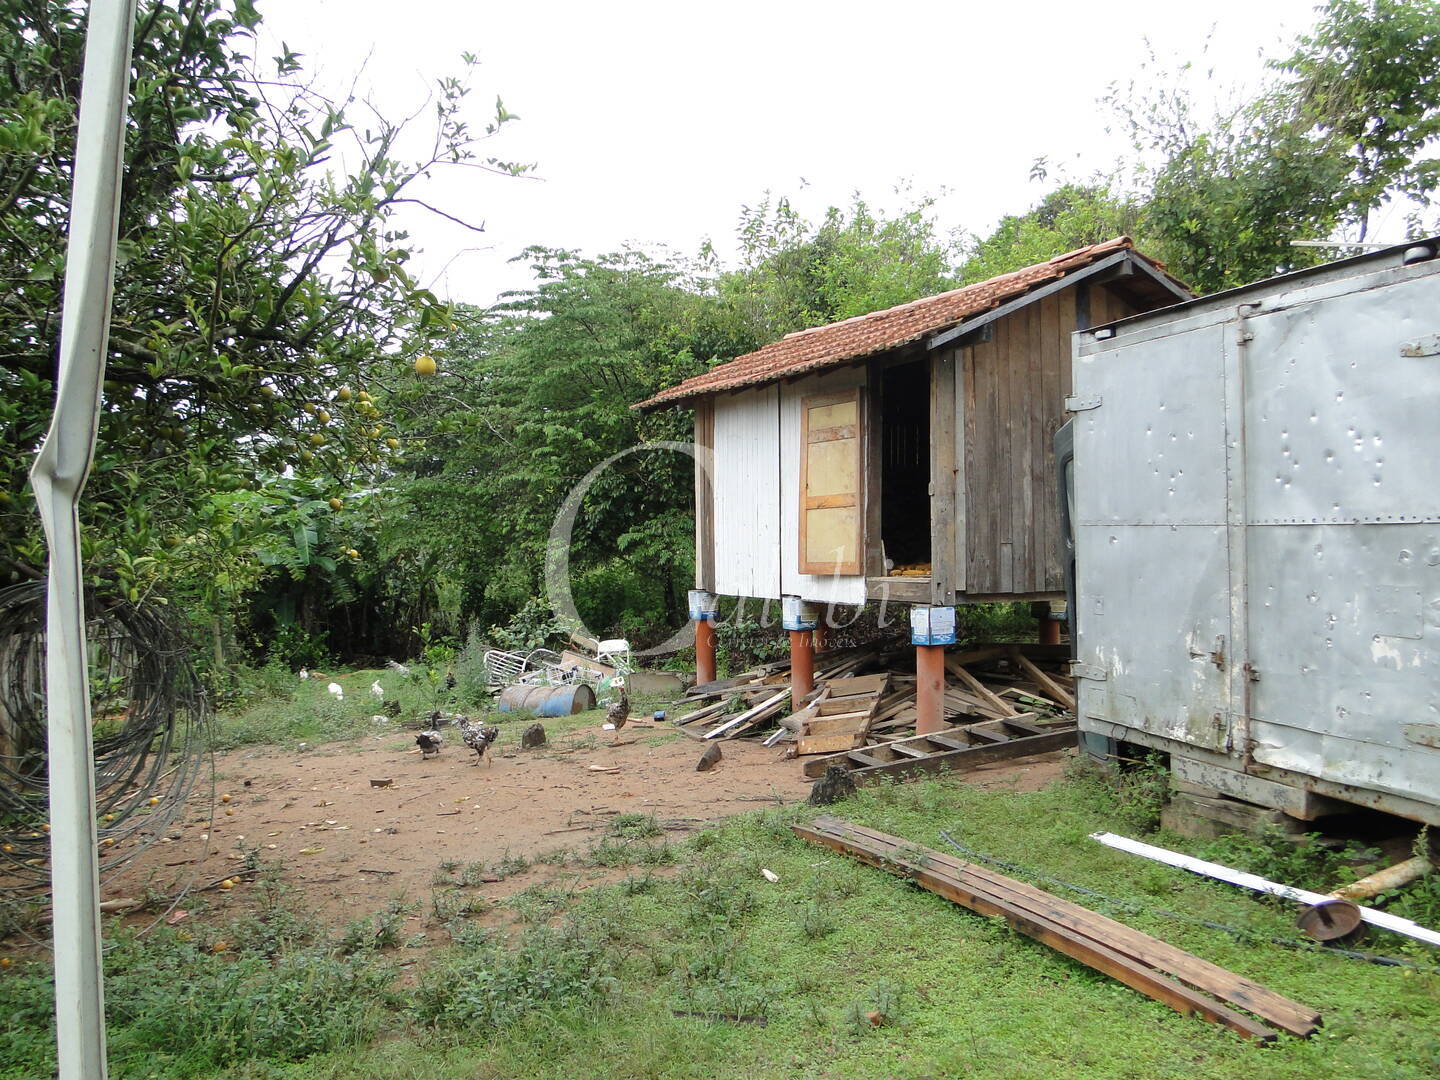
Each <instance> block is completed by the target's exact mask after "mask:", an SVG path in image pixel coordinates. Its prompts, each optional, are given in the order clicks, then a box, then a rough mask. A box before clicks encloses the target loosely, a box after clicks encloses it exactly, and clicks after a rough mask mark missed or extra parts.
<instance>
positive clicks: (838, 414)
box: [800, 387, 865, 574]
mask: <svg viewBox="0 0 1440 1080" xmlns="http://www.w3.org/2000/svg"><path fill="white" fill-rule="evenodd" d="M860 439H861V430H860V390H859V388H858V387H857V388H856V389H854V390H845V391H842V392H840V393H835V394H820V395H818V396H816V397H808V398H805V399H803V400H802V401H801V403H800V573H802V574H858V573H860V572H861V566H860V564H861V548H862V543H861V532H862V524H863V521H864V517H865V515H864V511H863V508H862V507H861V505H860V502H861V497H860V492H861V488H862V484H863V477H862V472H861V460H862V459H861V455H860Z"/></svg>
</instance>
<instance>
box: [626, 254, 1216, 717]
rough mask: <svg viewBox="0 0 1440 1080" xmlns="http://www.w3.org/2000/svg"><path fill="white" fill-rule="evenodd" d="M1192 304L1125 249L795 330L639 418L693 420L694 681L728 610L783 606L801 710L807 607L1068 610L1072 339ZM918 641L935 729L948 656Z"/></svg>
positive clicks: (655, 403)
mask: <svg viewBox="0 0 1440 1080" xmlns="http://www.w3.org/2000/svg"><path fill="white" fill-rule="evenodd" d="M1189 298H1190V293H1189V291H1188V290H1186V289H1185V287H1184V286H1183V285H1181V284H1180V283H1179V282H1177V281H1176V280H1174V279H1173V278H1171V277H1170V276H1169V275H1168V274H1166V273H1165V271H1164V268H1163V266H1162V265H1161V264H1159V263H1157V262H1156V261H1155V260H1153V259H1149V258H1147V257H1146V256H1144V255H1142V254H1141V253H1139V252H1137V251H1135V250H1134V249H1133V248H1132V246H1131V243H1130V240H1129V239H1128V238H1126V237H1120V238H1117V239H1115V240H1110V241H1107V242H1105V243H1102V244H1096V245H1093V246H1091V247H1087V248H1081V249H1079V250H1077V251H1072V252H1068V253H1066V254H1064V255H1060V256H1057V257H1056V258H1054V259H1051V260H1050V261H1048V262H1044V263H1040V264H1037V265H1035V266H1030V267H1026V268H1025V269H1023V270H1018V271H1015V272H1014V273H1010V274H1004V275H1002V276H1000V277H996V278H992V279H990V280H989V281H984V282H980V283H978V284H974V285H967V286H965V287H964V288H960V289H955V290H952V291H950V292H945V293H941V294H940V295H938V296H931V297H927V298H925V299H922V300H915V301H912V302H911V303H908V304H901V305H900V306H898V307H894V308H889V309H887V310H885V311H876V312H872V313H870V314H868V315H861V316H857V317H855V318H852V319H846V320H844V321H843V322H837V323H832V324H830V325H828V326H820V327H815V328H813V329H809V330H801V331H798V332H796V333H793V334H788V335H786V336H785V337H784V338H782V339H780V340H779V341H777V342H774V343H772V344H770V345H766V346H765V347H764V348H761V349H759V350H757V351H755V352H753V353H749V354H747V355H745V356H741V357H737V358H736V359H734V360H731V361H729V362H728V363H724V364H720V365H718V366H717V367H715V368H713V369H711V370H710V371H707V372H705V373H704V374H702V375H697V376H695V377H694V378H691V379H687V380H686V381H685V382H683V383H680V384H679V385H678V386H675V387H672V388H670V389H668V390H665V391H663V392H661V393H659V394H657V395H656V396H655V397H653V398H651V399H650V400H648V401H645V402H642V403H640V405H638V406H637V408H640V409H656V408H662V407H667V406H682V405H683V406H688V407H690V408H692V409H693V410H694V413H695V443H696V470H695V493H696V552H695V566H696V575H695V584H696V588H697V599H696V600H695V604H693V605H692V607H694V609H695V610H692V615H695V616H698V619H697V659H698V667H699V668H700V677H701V678H702V679H705V678H706V677H709V678H713V677H714V659H713V640H714V638H713V631H712V630H711V628H710V626H709V621H708V619H707V618H706V616H707V615H708V614H710V613H713V610H714V605H713V601H712V600H711V599H710V598H712V597H713V596H715V595H717V594H718V595H726V596H743V597H755V598H769V599H776V600H783V601H785V603H786V626H787V628H788V629H790V630H791V646H792V653H793V654H794V660H795V663H794V665H793V670H794V671H795V672H796V673H797V674H796V675H795V681H796V683H797V685H796V687H795V689H796V692H797V694H799V693H803V692H807V691H808V686H806V685H804V683H805V682H806V681H807V680H806V678H805V675H804V673H805V672H807V671H808V670H809V648H810V641H809V634H808V632H807V628H808V627H813V626H814V625H815V621H814V620H815V618H816V613H815V612H814V611H813V608H812V607H811V605H833V604H843V605H858V604H864V603H865V602H866V601H868V600H885V601H887V602H891V603H908V604H913V605H918V606H921V607H923V608H926V609H931V610H930V611H926V612H922V616H923V618H922V620H921V621H925V620H926V619H928V617H929V615H930V614H931V613H932V612H933V611H938V612H939V613H940V614H941V615H942V616H943V613H944V612H945V611H946V610H948V609H951V608H953V606H954V605H956V604H961V603H969V602H978V601H991V600H1036V601H1039V600H1050V599H1053V598H1059V597H1062V596H1063V595H1064V587H1065V585H1064V570H1063V566H1062V562H1061V556H1060V515H1059V510H1058V499H1057V494H1056V491H1057V478H1056V475H1055V470H1054V468H1053V452H1052V449H1051V440H1052V437H1053V436H1054V434H1055V431H1056V429H1057V428H1058V427H1059V426H1060V425H1061V424H1062V423H1063V422H1064V420H1065V418H1066V415H1067V413H1066V398H1067V396H1068V395H1069V394H1070V357H1071V351H1070V338H1071V334H1072V333H1073V332H1074V331H1076V330H1081V329H1086V328H1088V327H1091V326H1095V325H1099V324H1103V323H1108V322H1113V321H1115V320H1117V319H1121V318H1124V317H1126V316H1129V315H1133V314H1138V313H1140V312H1145V311H1150V310H1153V309H1155V308H1159V307H1164V306H1167V305H1169V304H1173V303H1177V302H1179V301H1181V300H1185V299H1189ZM1072 404H1074V403H1072ZM951 614H952V615H953V611H951ZM943 621H944V620H943V618H941V619H939V620H937V624H943ZM927 625H930V624H929V623H928V622H927ZM915 640H916V641H917V643H919V654H918V656H917V664H918V665H919V666H920V669H921V670H920V675H921V679H920V682H921V694H920V702H919V710H920V720H921V730H925V729H926V727H932V728H933V727H935V726H939V725H940V718H939V715H938V710H939V704H938V698H935V699H934V700H933V702H927V698H929V697H930V695H927V694H926V693H925V692H924V685H925V681H926V668H927V664H928V666H929V667H931V668H932V669H933V670H937V671H938V670H940V669H939V665H940V663H942V660H941V658H940V657H939V655H938V652H939V650H937V649H935V648H934V646H933V645H929V644H926V642H927V641H928V640H929V639H927V638H922V637H918V636H917V637H916V638H915ZM940 640H943V634H942V635H941V637H940ZM927 654H931V655H927ZM942 681H943V678H942ZM927 704H933V709H932V710H931V711H933V712H935V713H936V715H935V716H933V717H929V716H927Z"/></svg>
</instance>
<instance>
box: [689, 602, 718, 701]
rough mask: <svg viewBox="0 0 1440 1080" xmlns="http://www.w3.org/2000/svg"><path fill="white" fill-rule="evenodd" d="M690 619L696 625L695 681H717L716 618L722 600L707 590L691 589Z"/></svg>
mask: <svg viewBox="0 0 1440 1080" xmlns="http://www.w3.org/2000/svg"><path fill="white" fill-rule="evenodd" d="M688 599H689V607H690V618H691V619H692V620H693V621H694V623H695V681H696V683H701V684H703V683H708V682H714V681H715V616H716V614H717V613H718V612H719V608H720V598H719V597H718V596H716V595H715V594H714V593H712V592H707V591H706V590H705V589H691V590H690V595H689V598H688Z"/></svg>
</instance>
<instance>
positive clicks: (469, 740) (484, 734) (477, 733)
mask: <svg viewBox="0 0 1440 1080" xmlns="http://www.w3.org/2000/svg"><path fill="white" fill-rule="evenodd" d="M454 723H455V726H456V727H458V728H459V729H460V737H461V738H462V739H464V740H465V745H466V746H468V747H470V749H471V750H474V751H475V755H476V757H475V764H476V765H479V764H480V759H481V758H483V757H484V756H485V751H486V750H488V749H490V744H491V743H493V742H494V741H495V740H496V739H498V738H499V737H500V729H499V728H498V727H491V726H489V725H488V724H472V723H471V722H470V718H469V717H468V716H461V715H459V714H458V713H457V714H456V715H455V717H454Z"/></svg>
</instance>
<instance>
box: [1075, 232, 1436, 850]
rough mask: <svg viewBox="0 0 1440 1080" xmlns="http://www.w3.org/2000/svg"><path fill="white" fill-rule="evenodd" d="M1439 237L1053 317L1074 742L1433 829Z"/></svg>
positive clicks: (1240, 788)
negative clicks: (1069, 374)
mask: <svg viewBox="0 0 1440 1080" xmlns="http://www.w3.org/2000/svg"><path fill="white" fill-rule="evenodd" d="M1437 246H1440V245H1437V243H1436V242H1435V241H1426V242H1419V243H1415V244H1411V245H1407V246H1403V247H1398V248H1392V249H1389V250H1387V251H1383V252H1377V253H1375V254H1371V255H1365V256H1361V257H1358V258H1354V259H1348V260H1344V261H1342V262H1338V263H1331V264H1328V265H1326V266H1323V267H1317V268H1315V269H1312V270H1306V271H1301V272H1298V273H1294V274H1289V275H1286V276H1283V277H1278V278H1273V279H1270V280H1268V281H1262V282H1259V283H1256V284H1254V285H1250V286H1246V287H1244V288H1241V289H1236V290H1232V291H1230V292H1226V293H1221V294H1217V295H1214V296H1210V297H1205V298H1203V299H1200V300H1196V301H1191V302H1189V303H1185V304H1180V305H1177V306H1175V307H1171V308H1167V309H1164V310H1162V311H1159V312H1154V313H1150V314H1147V315H1141V316H1137V317H1135V318H1132V319H1128V320H1126V321H1123V322H1120V323H1116V324H1113V325H1111V326H1107V327H1097V328H1094V329H1092V330H1088V331H1084V332H1082V333H1079V334H1077V335H1076V337H1075V343H1074V365H1073V370H1074V385H1073V389H1074V396H1073V397H1072V398H1071V399H1070V401H1069V402H1068V403H1067V404H1068V406H1069V407H1070V409H1071V410H1072V411H1073V412H1074V414H1075V416H1074V421H1073V429H1074V430H1073V437H1074V470H1073V489H1072V490H1071V492H1070V496H1071V499H1072V505H1071V518H1072V538H1073V543H1074V548H1075V552H1074V554H1075V561H1076V587H1075V600H1074V605H1073V611H1072V616H1071V618H1072V623H1071V626H1072V633H1073V634H1074V637H1075V647H1076V653H1075V655H1076V663H1075V673H1076V675H1077V690H1078V693H1077V697H1078V705H1079V710H1078V711H1079V721H1080V727H1081V731H1082V738H1084V739H1087V740H1089V741H1090V743H1091V744H1092V745H1093V744H1095V742H1096V740H1104V739H1110V740H1120V741H1125V742H1130V743H1136V744H1139V745H1142V746H1149V747H1154V748H1156V749H1159V750H1163V751H1167V752H1169V753H1170V754H1171V756H1172V763H1173V764H1174V766H1175V768H1176V771H1177V774H1178V775H1183V776H1187V777H1189V778H1192V779H1199V780H1201V781H1202V782H1204V783H1206V784H1208V785H1210V786H1212V787H1215V788H1217V789H1218V790H1221V791H1224V792H1225V793H1227V794H1231V795H1235V796H1237V797H1241V798H1247V799H1250V800H1251V801H1254V802H1259V803H1262V804H1265V805H1271V806H1276V807H1278V808H1280V809H1287V810H1290V811H1292V812H1295V813H1298V814H1299V816H1313V815H1312V814H1309V813H1307V812H1306V810H1305V806H1306V801H1305V796H1306V795H1309V794H1313V795H1320V796H1330V797H1334V798H1339V799H1342V800H1345V801H1348V802H1351V803H1359V804H1362V805H1368V806H1374V807H1377V808H1379V809H1382V810H1385V811H1388V812H1391V813H1396V814H1400V815H1403V816H1406V817H1410V818H1414V819H1417V820H1423V821H1429V822H1433V823H1437V824H1440V259H1437V258H1436V257H1435V256H1436V252H1437Z"/></svg>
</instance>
